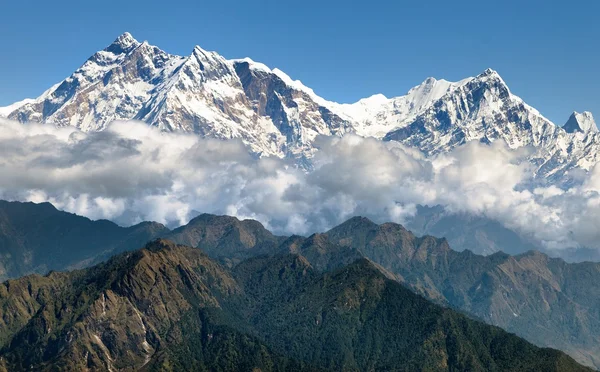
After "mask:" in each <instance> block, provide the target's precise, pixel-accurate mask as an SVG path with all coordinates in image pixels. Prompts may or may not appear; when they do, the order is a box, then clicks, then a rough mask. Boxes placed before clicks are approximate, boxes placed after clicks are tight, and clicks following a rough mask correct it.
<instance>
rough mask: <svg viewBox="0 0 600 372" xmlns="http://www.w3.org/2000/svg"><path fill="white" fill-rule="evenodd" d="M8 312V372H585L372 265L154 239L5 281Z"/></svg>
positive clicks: (0, 299)
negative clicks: (240, 253) (228, 255)
mask: <svg viewBox="0 0 600 372" xmlns="http://www.w3.org/2000/svg"><path fill="white" fill-rule="evenodd" d="M0 313H1V314H0V318H1V319H9V320H10V321H9V324H8V326H7V327H2V329H4V330H5V331H4V332H2V340H3V341H2V343H1V344H0V366H1V367H0V368H3V369H4V370H6V371H14V370H25V369H27V370H30V369H33V370H89V371H102V370H143V371H153V370H161V371H169V370H171V371H179V370H199V371H202V370H206V371H209V370H210V371H231V370H255V371H259V370H260V371H278V370H281V371H283V370H285V371H297V370H307V371H308V370H315V371H316V370H332V371H333V370H335V371H338V370H344V371H359V370H360V371H362V370H381V371H384V370H385V371H393V370H397V371H412V370H420V371H442V370H448V371H451V370H473V371H476V370H481V371H483V370H485V371H540V370H544V371H586V370H589V369H587V368H586V367H583V366H581V365H578V364H577V363H576V362H575V361H574V360H573V359H571V358H570V357H568V356H567V355H565V354H564V353H562V352H560V351H557V350H551V349H542V348H538V347H536V346H534V345H532V344H530V343H528V342H527V341H525V340H523V339H520V338H518V337H517V336H514V335H512V334H509V333H507V332H505V331H503V330H501V329H500V328H497V327H493V326H489V325H486V324H484V323H481V322H478V321H474V320H471V319H469V318H468V317H466V316H464V315H462V314H459V313H457V312H455V311H453V310H450V309H445V308H442V307H440V306H438V305H435V304H433V303H431V302H429V301H427V300H426V299H424V298H423V297H421V296H419V295H417V294H414V293H413V292H412V291H410V290H408V289H406V288H405V287H404V286H402V285H401V284H399V283H398V282H397V281H394V280H391V279H389V278H388V277H387V276H386V275H385V274H384V273H382V272H381V270H380V267H379V266H378V265H376V264H374V263H372V262H371V261H370V260H368V259H365V258H362V259H359V260H356V261H354V262H353V263H351V264H349V265H346V266H343V267H340V268H337V269H335V270H333V271H329V272H320V271H319V270H316V269H315V268H313V267H312V265H311V264H310V262H309V261H308V260H307V259H306V258H305V257H303V256H301V255H297V254H283V253H282V254H275V255H271V256H264V255H263V256H257V257H253V258H249V259H247V260H244V261H242V262H240V263H239V264H238V265H236V266H235V267H234V268H233V269H229V268H227V267H226V266H223V265H221V264H219V263H218V262H217V261H215V260H213V259H211V258H210V257H209V256H208V255H207V254H205V253H204V252H202V251H201V250H200V249H195V248H190V247H186V246H182V245H177V244H175V243H172V242H170V241H167V240H156V241H154V242H152V243H149V244H148V245H147V246H146V248H144V249H141V250H138V251H134V252H128V253H123V254H120V255H117V256H115V257H113V258H111V259H110V260H108V261H107V262H105V263H101V264H99V265H96V266H94V267H91V268H88V269H82V270H76V271H72V272H69V273H56V272H55V273H50V274H48V275H46V276H43V277H42V276H39V275H32V276H27V277H24V278H21V279H17V280H10V281H7V282H5V283H3V284H2V285H1V286H0ZM6 329H9V331H6Z"/></svg>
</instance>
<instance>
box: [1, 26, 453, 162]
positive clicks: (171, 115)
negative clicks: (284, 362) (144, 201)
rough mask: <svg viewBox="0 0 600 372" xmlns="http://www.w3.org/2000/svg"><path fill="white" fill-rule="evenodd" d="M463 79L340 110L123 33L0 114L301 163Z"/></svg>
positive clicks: (293, 84) (263, 70)
mask: <svg viewBox="0 0 600 372" xmlns="http://www.w3.org/2000/svg"><path fill="white" fill-rule="evenodd" d="M464 83H465V81H463V82H459V83H451V82H447V81H445V80H439V81H438V80H435V79H433V78H429V79H427V80H426V81H425V82H423V83H422V84H421V85H419V86H417V87H415V88H413V89H412V90H411V91H410V92H409V93H408V94H407V95H406V96H401V97H397V98H391V99H387V98H385V97H383V96H381V95H379V96H374V97H371V98H367V99H364V100H361V101H359V102H357V103H355V104H337V103H335V102H330V101H327V100H325V99H323V98H321V97H319V96H317V95H316V94H315V93H314V92H313V91H312V90H311V89H310V88H308V87H306V86H304V85H303V84H302V83H301V82H299V81H294V80H292V79H291V78H290V77H289V76H288V75H286V74H285V73H283V72H282V71H280V70H278V69H273V70H271V69H270V68H268V67H267V66H265V65H263V64H261V63H257V62H254V61H252V60H251V59H248V58H246V59H240V60H227V59H225V58H224V57H222V56H220V55H219V54H217V53H215V52H208V51H205V50H203V49H202V48H200V47H198V46H197V47H195V48H194V49H193V51H192V53H191V54H190V55H189V56H187V57H181V56H175V55H171V54H168V53H166V52H164V51H162V50H160V49H159V48H157V47H155V46H152V45H150V44H148V43H147V42H143V43H140V42H138V41H137V40H135V39H134V38H133V37H132V36H131V35H130V34H129V33H125V34H123V35H121V36H120V37H118V38H117V39H116V40H115V41H114V42H113V43H112V44H111V45H110V46H108V47H107V48H105V49H104V50H102V51H99V52H97V53H96V54H94V55H93V56H92V57H90V58H89V59H88V60H87V61H86V62H85V63H84V64H83V65H82V66H81V67H80V68H79V69H77V71H75V72H74V73H73V74H72V75H71V76H69V77H68V78H67V79H65V80H64V81H62V82H60V83H59V84H57V85H56V86H54V87H52V88H51V89H49V90H48V91H46V92H45V93H44V94H42V95H41V96H40V97H38V98H37V99H33V100H26V101H23V102H20V103H18V104H15V105H12V106H9V107H6V108H2V109H0V110H1V111H0V115H3V116H7V117H9V118H11V119H15V120H18V121H21V122H27V121H34V122H42V123H49V124H54V125H57V126H65V125H73V126H76V127H78V128H80V129H81V130H83V131H97V130H103V129H104V128H105V127H106V126H107V125H108V124H109V123H110V122H111V121H114V120H126V119H136V120H142V121H144V122H147V123H148V124H150V125H153V126H157V127H159V128H161V129H162V130H165V131H184V132H193V133H197V134H200V135H203V136H210V137H216V138H223V139H229V138H241V139H242V140H243V141H244V142H245V143H246V144H247V145H249V146H250V147H251V149H252V150H253V151H254V152H256V153H257V154H262V155H275V156H280V157H284V156H293V157H299V156H302V155H304V156H310V154H311V153H312V151H313V149H312V146H311V143H312V141H313V139H314V138H315V137H316V136H317V135H320V134H322V135H342V134H344V133H346V132H356V133H358V134H360V135H365V136H375V137H378V138H381V137H383V136H384V135H385V134H386V133H387V132H389V131H390V130H392V129H394V128H396V127H399V126H402V125H403V124H404V123H405V122H407V120H410V119H412V118H414V117H415V116H416V114H417V113H419V112H420V111H422V109H423V108H424V107H427V105H429V104H430V103H431V102H433V101H434V100H436V99H438V98H440V97H441V96H443V95H444V94H446V93H447V92H449V91H452V90H453V89H456V87H458V86H461V85H462V84H464Z"/></svg>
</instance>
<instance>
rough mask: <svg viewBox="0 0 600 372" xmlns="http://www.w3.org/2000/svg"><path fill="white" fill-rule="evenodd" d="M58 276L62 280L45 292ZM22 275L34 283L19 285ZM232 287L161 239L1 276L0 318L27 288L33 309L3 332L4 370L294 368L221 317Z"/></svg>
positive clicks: (208, 264)
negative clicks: (68, 269)
mask: <svg viewBox="0 0 600 372" xmlns="http://www.w3.org/2000/svg"><path fill="white" fill-rule="evenodd" d="M59 275H61V277H60V279H56V277H57V276H59ZM56 281H59V282H62V283H64V284H63V285H62V286H58V288H56V287H57V286H54V288H53V290H54V291H55V292H54V295H53V296H45V295H44V293H47V292H45V291H47V290H49V289H50V288H51V287H53V286H52V285H49V283H51V282H56ZM28 282H39V283H42V284H41V286H40V288H41V290H40V289H38V290H37V293H36V291H34V290H31V289H30V290H29V292H27V291H26V292H25V293H23V290H22V289H21V288H23V286H26V285H27V283H28ZM239 291H240V290H239V287H238V286H237V284H236V283H235V281H234V280H233V278H232V277H231V275H229V274H228V273H227V272H226V271H224V270H223V269H222V268H221V267H220V266H219V265H218V264H216V263H214V262H213V261H211V260H210V259H208V257H207V256H206V255H205V254H203V253H202V252H201V251H200V250H197V249H184V248H182V247H177V246H175V245H174V244H173V243H170V242H167V241H156V242H154V243H152V244H150V245H148V246H147V247H146V249H144V250H141V251H136V252H133V253H127V254H124V255H121V256H117V257H115V258H113V259H111V260H110V261H108V262H107V263H105V264H101V265H99V266H96V267H93V268H90V269H87V270H85V271H77V272H73V273H69V274H51V275H50V276H48V277H44V278H42V277H27V278H23V279H21V280H18V281H12V282H10V281H9V282H7V283H5V284H3V285H2V287H1V288H0V292H1V294H0V302H1V303H2V304H3V306H2V309H3V312H4V314H3V315H4V316H3V318H7V317H10V316H11V313H10V310H12V309H13V308H14V307H15V306H14V305H15V304H19V303H20V302H21V301H22V298H30V297H32V296H33V297H34V298H35V300H33V301H32V302H33V304H34V306H35V307H36V309H35V310H34V311H31V312H30V313H29V314H26V315H25V316H22V318H21V319H20V322H21V323H24V326H22V328H20V329H19V330H18V331H16V332H12V334H10V335H9V337H8V338H9V341H8V342H5V343H4V347H3V349H2V351H0V353H1V354H2V358H1V360H2V362H1V363H2V365H3V367H4V369H5V370H15V369H19V370H22V369H35V370H56V369H62V370H92V371H95V370H98V371H100V370H121V369H126V370H139V369H142V367H143V369H144V370H182V369H201V370H217V371H227V370H232V369H235V370H239V369H248V370H251V369H253V368H260V369H264V370H284V369H285V370H292V369H293V368H300V366H299V365H297V364H293V363H292V364H290V362H289V361H288V360H287V359H286V358H282V357H278V356H276V355H274V354H273V353H272V352H270V350H269V349H268V348H267V347H265V346H264V344H261V342H260V341H258V340H256V339H255V338H253V337H251V336H248V335H244V334H241V333H239V332H237V331H235V330H233V329H231V328H230V327H227V326H224V325H221V324H220V322H219V320H218V318H219V315H218V314H219V308H220V298H222V297H227V296H232V295H234V294H236V293H239ZM29 293H31V294H29ZM7 309H8V310H7ZM27 315H28V316H27ZM12 328H14V327H12ZM5 338H6V337H5Z"/></svg>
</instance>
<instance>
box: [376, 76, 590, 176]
mask: <svg viewBox="0 0 600 372" xmlns="http://www.w3.org/2000/svg"><path fill="white" fill-rule="evenodd" d="M590 117H591V115H590V116H587V115H585V114H584V115H578V116H576V117H575V119H574V120H575V123H574V124H573V125H579V126H578V128H580V127H581V128H585V129H579V130H577V133H570V132H574V131H573V130H570V131H567V130H566V128H560V127H559V126H557V125H555V124H553V123H552V122H550V121H549V120H548V119H546V118H545V117H543V116H542V115H541V114H540V113H539V112H538V111H537V110H536V109H534V108H533V107H531V106H529V105H527V104H526V103H525V102H524V101H523V100H522V99H521V98H519V97H517V96H515V95H513V94H512V93H511V92H510V90H509V88H508V86H507V85H506V84H505V82H504V81H503V80H502V78H501V77H500V75H498V73H497V72H496V71H494V70H491V69H488V70H486V71H485V72H483V73H482V74H481V75H479V76H477V77H475V78H473V79H471V80H469V81H468V82H467V83H465V84H463V85H461V86H459V87H458V88H456V89H455V90H453V91H451V92H449V93H447V94H445V95H444V96H443V97H441V98H440V99H439V100H437V101H435V102H434V103H433V104H431V105H430V106H429V107H428V108H427V109H425V110H423V111H422V112H421V113H420V114H419V115H417V116H416V118H415V119H414V120H413V121H412V122H410V123H408V124H407V125H406V126H403V127H401V128H398V129H396V130H393V131H391V132H389V133H388V134H387V135H386V136H385V138H384V139H385V140H395V141H400V142H402V143H405V144H407V145H410V146H413V147H417V148H419V149H420V150H421V151H423V152H424V153H425V154H426V155H430V156H431V155H435V154H439V153H444V152H447V151H449V150H451V149H453V148H454V147H456V146H460V145H462V144H464V143H466V142H469V141H473V140H477V141H482V142H487V143H489V142H493V141H496V140H503V141H505V142H506V144H507V145H508V146H509V147H511V148H519V147H523V146H531V147H532V148H533V149H534V150H535V151H534V152H533V154H532V155H531V156H530V158H529V160H530V161H531V162H532V163H533V164H534V165H536V167H537V171H536V176H537V178H538V179H543V180H548V181H551V182H557V183H561V184H563V183H569V182H570V180H569V177H568V175H567V173H568V171H569V170H571V169H573V168H576V167H580V168H583V169H589V168H590V167H591V166H592V165H593V164H595V163H596V162H597V161H598V160H600V158H599V156H598V153H599V151H600V135H599V134H598V133H597V130H596V131H594V130H593V129H590V128H591V127H592V126H593V127H595V124H594V123H593V119H592V121H591V123H590V119H589V118H590Z"/></svg>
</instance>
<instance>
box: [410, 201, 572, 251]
mask: <svg viewBox="0 0 600 372" xmlns="http://www.w3.org/2000/svg"><path fill="white" fill-rule="evenodd" d="M404 226H405V227H406V228H407V229H409V230H411V231H412V232H413V233H415V234H416V235H419V236H420V235H432V236H443V237H445V238H446V239H448V243H449V244H450V246H451V247H452V249H454V250H465V249H468V250H470V251H472V252H473V253H476V254H482V255H489V254H492V253H495V252H498V251H502V252H504V253H508V254H512V255H515V254H519V253H523V252H527V251H531V250H541V248H542V247H540V246H536V245H534V244H533V243H531V242H529V241H528V240H527V239H525V238H523V237H522V236H521V235H520V234H518V233H517V232H515V231H513V230H511V229H508V228H506V227H505V226H504V225H502V224H501V223H499V222H498V221H495V220H492V219H489V218H485V217H483V216H474V215H471V214H468V213H449V212H448V211H446V210H445V209H444V207H442V206H441V205H436V206H433V207H429V206H421V205H418V206H417V212H416V213H415V215H414V216H413V217H410V218H409V219H408V220H407V221H406V222H405V223H404ZM569 253H570V254H569V256H571V254H572V253H573V252H569Z"/></svg>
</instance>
